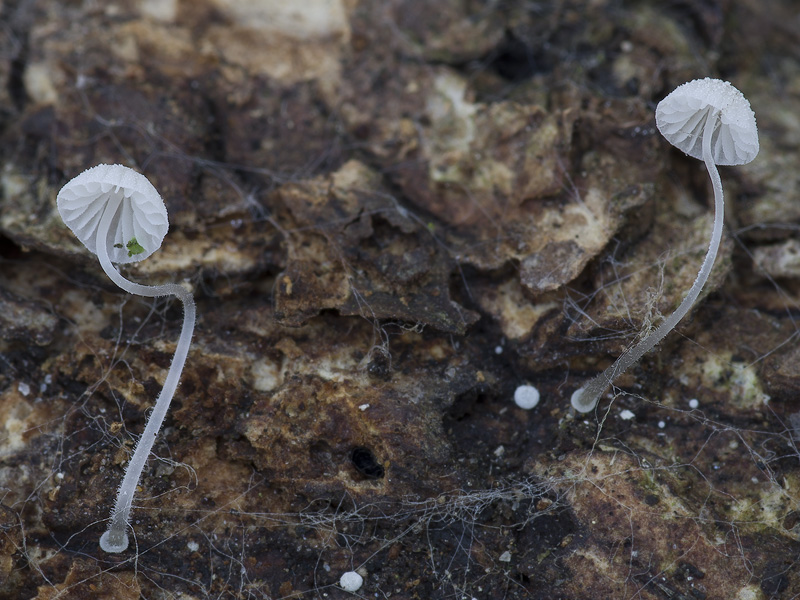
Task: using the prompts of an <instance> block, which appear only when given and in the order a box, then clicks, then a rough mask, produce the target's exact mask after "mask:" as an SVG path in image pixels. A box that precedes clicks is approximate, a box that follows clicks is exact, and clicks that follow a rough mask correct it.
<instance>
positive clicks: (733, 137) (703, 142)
mask: <svg viewBox="0 0 800 600" xmlns="http://www.w3.org/2000/svg"><path fill="white" fill-rule="evenodd" d="M656 126H657V127H658V130H659V131H660V132H661V135H663V136H664V137H665V138H666V139H667V141H668V142H669V143H671V144H672V145H673V146H675V147H677V148H678V149H679V150H682V151H683V152H685V153H686V154H688V155H689V156H691V157H693V158H697V159H699V160H702V161H703V162H704V163H705V165H706V169H707V170H708V174H709V176H710V177H711V184H712V186H713V188H714V227H713V230H712V233H711V241H710V242H709V244H708V251H707V252H706V257H705V259H704V260H703V264H702V266H701V267H700V272H699V273H698V274H697V278H696V279H695V280H694V283H693V284H692V287H691V288H689V292H688V293H687V294H686V296H685V297H684V299H683V300H682V301H681V303H680V305H679V306H678V308H677V309H675V312H673V313H672V314H671V315H670V316H669V317H667V318H666V319H664V321H662V322H661V324H660V325H659V326H658V327H657V328H656V329H655V331H653V332H652V333H650V334H649V335H648V336H646V337H645V338H644V339H642V340H641V341H639V343H638V344H636V345H635V346H633V347H632V348H630V349H629V350H628V351H626V352H625V353H624V354H623V355H622V356H620V357H619V358H618V359H617V360H616V361H615V362H614V364H612V365H611V366H610V367H608V368H607V369H606V370H605V371H603V372H602V373H600V374H599V375H597V376H596V377H595V378H594V379H592V380H591V381H590V382H589V383H588V384H587V385H585V386H583V387H581V388H579V389H578V390H576V391H575V392H574V393H573V394H572V406H573V408H575V410H577V411H578V412H582V413H585V412H589V411H591V410H593V409H594V407H595V406H597V402H598V401H599V400H600V396H602V395H603V393H604V392H605V391H606V390H607V389H608V386H610V385H611V384H612V383H613V382H614V380H615V379H616V378H617V377H619V376H620V375H621V374H622V373H624V372H625V371H626V370H628V368H629V367H630V366H632V365H633V364H635V363H636V362H637V361H638V360H639V359H640V358H641V357H642V356H643V355H644V354H645V353H646V352H648V351H650V350H651V349H652V348H653V347H654V346H655V345H656V344H657V343H658V342H660V341H661V340H662V339H664V337H665V336H666V335H667V334H668V333H669V332H670V331H672V330H673V329H674V328H675V326H676V325H677V324H678V322H679V321H680V320H681V319H682V318H683V317H684V316H685V315H686V313H688V312H689V309H690V308H691V307H692V305H693V304H694V303H695V301H696V300H697V298H698V296H699V295H700V292H701V291H702V289H703V286H704V285H705V283H706V281H707V280H708V276H709V275H710V273H711V268H712V267H713V266H714V259H715V258H716V256H717V250H718V249H719V244H720V241H721V239H722V224H723V222H724V217H725V203H724V199H723V193H722V181H721V179H720V177H719V171H718V170H717V165H743V164H746V163H749V162H750V161H752V160H753V159H754V158H755V157H756V155H757V154H758V129H757V128H756V117H755V115H754V114H753V111H752V109H751V108H750V103H749V102H748V101H747V99H746V98H745V97H744V95H743V94H742V93H741V92H740V91H739V90H737V89H736V88H735V87H733V86H732V85H731V84H730V83H728V82H727V81H721V80H719V79H709V78H706V79H695V80H694V81H690V82H688V83H684V84H683V85H680V86H678V87H677V88H676V89H675V90H674V91H673V92H672V93H671V94H669V95H668V96H667V97H666V98H664V99H663V100H662V101H661V102H659V104H658V106H657V107H656Z"/></svg>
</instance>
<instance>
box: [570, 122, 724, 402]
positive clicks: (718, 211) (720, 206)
mask: <svg viewBox="0 0 800 600" xmlns="http://www.w3.org/2000/svg"><path fill="white" fill-rule="evenodd" d="M718 118H719V112H718V111H715V110H712V109H709V111H708V116H707V117H706V124H705V127H704V129H703V161H704V162H705V163H706V169H708V175H709V176H710V177H711V184H712V186H713V187H714V229H713V231H712V233H711V241H710V242H709V244H708V251H707V252H706V257H705V259H704V260H703V264H702V266H701V267H700V271H699V272H698V273H697V278H696V279H695V280H694V283H693V284H692V287H691V288H689V292H688V293H687V294H686V296H685V297H684V299H683V300H682V301H681V303H680V306H678V308H676V309H675V312H673V313H672V314H671V315H670V316H669V317H667V318H666V319H664V321H662V322H661V324H660V325H659V326H658V327H657V328H656V330H655V331H653V332H652V333H651V334H650V335H648V336H647V337H646V338H644V339H643V340H641V341H640V342H639V343H638V344H636V345H635V346H634V347H633V348H630V349H629V350H628V351H626V352H625V353H624V354H622V356H620V357H619V358H618V359H617V360H616V361H615V362H614V364H613V365H611V366H610V367H608V368H607V369H606V370H605V371H603V372H602V373H600V374H599V375H597V376H596V377H595V378H594V379H592V380H591V381H590V382H589V383H588V384H586V385H585V386H583V387H582V388H579V389H577V390H575V392H574V393H573V394H572V399H571V402H572V406H573V408H574V409H575V410H577V411H578V412H581V413H586V412H589V411H591V410H593V409H594V407H595V406H597V402H598V401H599V400H600V396H602V395H603V394H604V393H605V391H606V390H607V389H608V387H609V386H610V385H611V384H612V383H613V382H614V380H615V379H616V378H617V377H619V376H620V375H622V374H623V373H624V372H625V371H627V370H628V368H629V367H630V366H631V365H633V364H635V363H636V362H637V361H638V360H639V359H640V358H641V357H642V356H644V354H645V353H647V352H649V351H650V350H651V349H652V348H653V346H655V345H656V344H657V343H658V342H660V341H661V340H662V339H664V337H665V336H666V335H667V334H668V333H669V332H670V331H672V330H673V329H674V328H675V326H676V325H677V324H678V322H679V321H680V320H681V319H682V318H683V317H684V316H686V313H688V312H689V309H690V308H691V307H692V305H693V304H694V303H695V301H696V300H697V298H698V296H699V295H700V292H701V291H702V289H703V286H704V285H705V283H706V281H708V276H709V275H710V274H711V268H712V267H713V266H714V259H716V257H717V250H718V249H719V244H720V241H721V240H722V225H723V222H724V220H725V201H724V197H723V193H722V180H721V179H720V177H719V171H718V170H717V165H716V164H715V163H714V160H713V158H712V156H711V136H712V134H713V133H714V128H715V127H714V126H715V124H716V123H715V122H716V120H717V119H718Z"/></svg>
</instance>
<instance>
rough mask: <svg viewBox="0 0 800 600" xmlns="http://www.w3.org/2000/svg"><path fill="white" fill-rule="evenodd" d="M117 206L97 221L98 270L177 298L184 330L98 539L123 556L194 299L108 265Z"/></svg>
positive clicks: (181, 359) (139, 290) (138, 290)
mask: <svg viewBox="0 0 800 600" xmlns="http://www.w3.org/2000/svg"><path fill="white" fill-rule="evenodd" d="M120 203H121V199H120V200H118V201H117V202H114V201H113V200H112V201H110V202H109V204H108V206H107V207H106V208H105V211H104V212H103V216H102V217H101V219H100V225H99V228H98V231H97V257H98V258H99V259H100V266H101V267H102V268H103V271H105V273H106V275H108V277H109V279H111V281H113V282H114V283H116V284H117V285H118V286H119V287H120V288H122V289H123V290H125V291H126V292H129V293H131V294H136V295H138V296H146V297H149V298H156V297H160V296H175V297H177V298H178V299H179V300H180V301H181V302H182V303H183V327H182V328H181V337H180V339H179V340H178V345H177V347H176V348H175V354H174V356H173V357H172V364H170V367H169V372H168V373H167V378H166V379H165V380H164V387H162V388H161V392H160V393H159V395H158V398H157V399H156V404H155V407H154V408H153V412H152V413H150V417H149V418H148V419H147V425H146V426H145V428H144V432H143V433H142V437H140V438H139V442H138V443H137V444H136V448H135V450H134V452H133V457H132V458H131V460H130V462H129V463H128V468H127V470H126V471H125V477H124V478H123V480H122V484H121V485H120V487H119V492H118V493H117V501H116V503H115V505H114V510H113V512H112V513H111V523H110V525H109V527H108V530H107V531H106V532H105V533H104V534H103V535H102V536H101V537H100V547H101V548H102V549H103V550H105V551H106V552H123V551H124V550H125V549H126V548H127V547H128V534H127V533H126V528H127V526H128V519H129V518H130V513H131V506H132V504H133V494H134V492H135V491H136V486H137V484H138V483H139V478H140V477H141V475H142V471H143V470H144V465H145V463H146V462H147V458H148V457H149V456H150V451H151V450H152V448H153V443H154V442H155V438H156V435H158V431H159V430H160V429H161V424H162V423H163V421H164V417H165V416H166V414H167V410H168V409H169V405H170V402H171V401H172V397H173V396H174V395H175V390H176V389H177V387H178V382H179V380H180V377H181V372H182V371H183V366H184V364H185V363H186V356H187V355H188V354H189V346H190V344H191V341H192V333H193V332H194V324H195V305H194V297H193V296H192V294H191V293H190V292H189V291H187V290H186V289H185V288H183V287H182V286H180V285H178V284H175V283H170V284H165V285H156V286H149V285H141V284H138V283H133V282H132V281H128V280H127V279H125V278H124V277H123V276H122V275H120V274H119V272H118V271H117V270H116V269H115V268H114V266H113V265H112V264H111V260H110V259H109V257H108V234H109V230H110V227H111V222H112V221H113V219H114V215H115V214H116V212H117V210H118V208H119V205H120Z"/></svg>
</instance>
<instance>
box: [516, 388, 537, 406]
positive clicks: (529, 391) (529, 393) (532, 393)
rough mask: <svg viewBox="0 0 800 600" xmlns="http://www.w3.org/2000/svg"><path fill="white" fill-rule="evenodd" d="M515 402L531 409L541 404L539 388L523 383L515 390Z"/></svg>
mask: <svg viewBox="0 0 800 600" xmlns="http://www.w3.org/2000/svg"><path fill="white" fill-rule="evenodd" d="M514 402H515V403H516V404H517V406H519V407H520V408H524V409H525V410H530V409H532V408H533V407H534V406H536V405H537V404H539V390H537V389H536V388H535V387H533V386H532V385H521V386H519V387H518V388H517V389H516V390H515V391H514Z"/></svg>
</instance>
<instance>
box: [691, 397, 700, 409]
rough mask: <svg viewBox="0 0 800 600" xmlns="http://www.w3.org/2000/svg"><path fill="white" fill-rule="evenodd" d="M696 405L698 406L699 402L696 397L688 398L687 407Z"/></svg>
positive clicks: (695, 406)
mask: <svg viewBox="0 0 800 600" xmlns="http://www.w3.org/2000/svg"><path fill="white" fill-rule="evenodd" d="M698 406H700V402H698V401H697V398H692V399H691V400H689V408H697V407H698Z"/></svg>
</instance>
